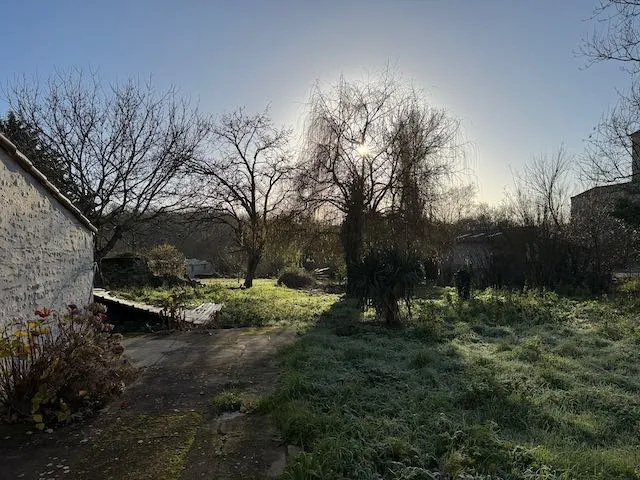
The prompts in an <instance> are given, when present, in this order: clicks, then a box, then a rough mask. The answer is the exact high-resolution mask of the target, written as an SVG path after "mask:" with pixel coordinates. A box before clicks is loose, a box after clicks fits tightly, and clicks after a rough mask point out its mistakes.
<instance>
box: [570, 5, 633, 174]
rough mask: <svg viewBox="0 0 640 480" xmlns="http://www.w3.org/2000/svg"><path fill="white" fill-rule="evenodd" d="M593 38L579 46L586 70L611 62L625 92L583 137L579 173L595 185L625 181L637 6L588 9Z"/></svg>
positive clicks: (628, 172) (609, 6) (630, 121)
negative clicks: (625, 80)
mask: <svg viewBox="0 0 640 480" xmlns="http://www.w3.org/2000/svg"><path fill="white" fill-rule="evenodd" d="M592 20H593V21H594V23H595V26H594V30H593V33H592V35H591V36H590V37H588V38H587V39H585V40H583V42H582V48H581V51H582V54H583V55H584V56H585V57H586V58H587V59H588V62H589V64H592V63H597V62H614V63H618V64H620V65H621V66H622V68H623V69H624V70H625V71H627V72H628V74H629V80H630V83H629V86H628V88H621V89H620V90H618V94H619V100H618V103H617V105H615V106H614V107H613V108H612V109H610V111H608V112H607V113H606V114H605V115H603V118H602V119H601V121H600V123H599V124H598V125H597V126H596V127H595V129H594V132H593V133H592V134H591V135H590V136H589V139H588V142H587V152H586V155H585V171H586V173H587V175H588V177H589V180H590V181H592V182H595V183H610V182H619V181H620V180H625V179H628V178H630V177H631V173H632V172H631V170H632V169H631V168H630V165H631V159H632V142H631V139H630V138H629V135H630V134H631V133H634V132H635V131H637V130H638V129H640V76H639V75H640V0H600V1H599V3H598V5H597V6H596V8H595V9H594V12H593V16H592Z"/></svg>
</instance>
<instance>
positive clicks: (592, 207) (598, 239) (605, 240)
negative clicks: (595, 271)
mask: <svg viewBox="0 0 640 480" xmlns="http://www.w3.org/2000/svg"><path fill="white" fill-rule="evenodd" d="M630 138H631V145H632V157H631V180H630V181H628V182H623V183H616V184H611V185H601V186H596V187H593V188H590V189H588V190H585V191H584V192H582V193H579V194H578V195H575V196H574V197H571V223H572V224H573V225H574V227H575V230H576V231H577V232H578V233H579V236H581V237H583V241H584V242H585V245H587V246H590V247H591V248H592V249H594V250H595V251H596V252H597V253H598V255H599V256H601V257H602V259H601V262H602V263H603V265H606V266H607V269H608V270H610V271H615V272H623V271H640V265H639V264H638V259H637V258H636V255H635V253H634V250H635V248H634V247H633V245H631V244H630V243H629V241H628V240H630V238H629V237H630V234H629V231H628V230H627V229H626V228H625V226H624V222H622V221H621V220H619V219H617V218H615V217H614V215H613V213H614V210H615V209H616V205H617V203H618V201H619V200H622V199H628V200H631V201H634V202H639V201H640V131H637V132H635V133H632V134H631V135H630ZM599 262H600V259H599Z"/></svg>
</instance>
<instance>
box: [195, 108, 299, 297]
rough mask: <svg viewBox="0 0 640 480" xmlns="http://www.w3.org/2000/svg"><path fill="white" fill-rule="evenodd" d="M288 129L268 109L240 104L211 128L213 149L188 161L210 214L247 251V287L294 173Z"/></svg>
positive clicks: (249, 284)
mask: <svg viewBox="0 0 640 480" xmlns="http://www.w3.org/2000/svg"><path fill="white" fill-rule="evenodd" d="M289 136H290V131H289V130H287V129H284V128H278V127H276V126H275V125H274V124H273V121H272V120H271V118H270V117H269V116H268V114H267V112H266V111H265V112H264V113H261V114H257V115H248V114H247V113H246V112H245V111H244V110H242V109H240V110H237V111H235V112H233V113H230V114H226V115H223V116H222V118H221V119H220V120H219V121H218V122H217V123H216V124H215V126H214V127H213V149H212V151H211V152H210V154H209V155H207V156H205V157H203V158H201V159H199V160H197V161H194V162H192V164H191V167H192V170H193V172H195V173H196V174H198V175H199V176H200V177H201V179H202V181H203V193H205V194H206V199H205V205H206V208H208V210H209V211H210V213H211V215H212V218H213V219H215V220H216V221H218V222H221V223H225V224H227V225H229V226H230V227H231V228H232V229H233V232H234V234H235V240H236V244H237V246H238V248H239V250H241V251H243V252H244V253H245V254H246V261H247V264H246V265H247V266H246V272H245V280H244V285H245V287H247V288H249V287H251V286H252V285H253V279H254V276H255V273H256V269H257V267H258V264H259V263H260V260H261V259H262V256H263V254H264V251H265V247H266V245H267V242H268V240H269V232H270V228H271V221H272V219H273V218H275V216H277V215H278V214H279V213H281V212H282V210H283V207H284V206H285V201H286V200H287V194H288V193H289V184H288V181H289V180H290V175H291V172H292V164H291V157H290V154H289V151H288V143H289Z"/></svg>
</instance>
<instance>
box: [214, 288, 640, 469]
mask: <svg viewBox="0 0 640 480" xmlns="http://www.w3.org/2000/svg"><path fill="white" fill-rule="evenodd" d="M207 288H211V291H209V290H206V291H207V292H208V293H207V295H210V298H211V299H212V300H215V301H224V302H225V303H226V304H227V305H228V307H229V310H228V311H227V315H228V317H227V322H228V323H229V324H231V325H238V324H242V323H248V324H252V325H272V324H288V323H289V322H290V321H291V322H293V323H294V324H295V325H298V326H300V327H304V329H305V331H306V334H305V335H303V336H301V337H300V340H299V341H297V342H296V343H295V344H293V345H291V346H290V347H288V348H287V349H286V350H285V351H283V352H282V354H281V359H282V368H283V372H284V374H283V379H282V382H281V385H280V387H279V389H278V391H277V392H276V393H275V394H274V395H273V396H272V397H270V398H268V399H267V400H266V401H265V402H264V408H266V409H268V410H270V411H271V412H272V414H273V416H274V417H275V419H276V421H277V423H278V425H279V426H280V428H281V431H282V433H283V436H284V438H285V441H286V442H288V443H291V444H296V445H298V446H300V447H302V450H303V453H302V454H300V455H299V456H297V457H296V458H295V459H294V460H293V461H292V462H290V463H289V465H288V467H287V470H286V472H285V475H284V478H287V479H339V478H345V479H355V478H357V479H382V478H389V479H392V478H393V479H431V480H432V479H442V480H444V479H466V480H469V479H486V480H489V479H492V480H496V479H618V478H619V479H638V478H640V395H639V394H640V374H639V372H640V349H639V348H638V347H640V329H639V327H638V313H639V312H640V307H639V305H638V304H637V303H635V302H634V301H631V300H626V301H620V300H615V299H613V300H612V299H609V300H608V299H598V300H576V299H569V298H563V297H559V296H557V295H555V294H552V293H539V292H526V293H518V294H509V293H502V292H494V291H485V292H480V293H476V295H475V296H474V298H473V299H472V300H471V301H468V302H464V303H461V302H458V300H457V299H456V297H455V295H454V294H453V291H452V290H450V289H443V290H431V291H428V292H425V295H423V296H424V298H421V299H419V300H417V301H416V304H415V306H414V316H413V320H412V322H411V323H409V324H408V325H406V326H405V327H404V328H401V329H392V330H390V329H387V328H385V327H382V326H380V325H379V324H377V323H376V322H374V321H372V320H371V318H370V317H368V318H367V319H364V320H363V319H362V315H361V312H359V310H358V309H357V308H356V306H355V304H354V303H352V302H350V301H345V300H343V299H342V298H340V297H338V296H335V295H326V294H323V293H312V294H309V293H305V292H296V291H289V290H286V289H284V288H279V287H274V286H273V282H272V281H271V282H267V281H264V282H260V283H259V284H258V286H257V288H254V289H252V290H249V291H241V290H229V289H228V288H227V287H225V285H224V284H215V285H214V286H210V287H207ZM233 315H237V316H236V317H233Z"/></svg>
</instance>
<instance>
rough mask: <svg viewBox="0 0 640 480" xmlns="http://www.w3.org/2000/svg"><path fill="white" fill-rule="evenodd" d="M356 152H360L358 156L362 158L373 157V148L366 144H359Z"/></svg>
mask: <svg viewBox="0 0 640 480" xmlns="http://www.w3.org/2000/svg"><path fill="white" fill-rule="evenodd" d="M356 152H358V155H359V156H361V157H368V156H369V155H371V147H370V146H369V144H367V143H366V142H362V143H360V144H358V146H357V148H356Z"/></svg>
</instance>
